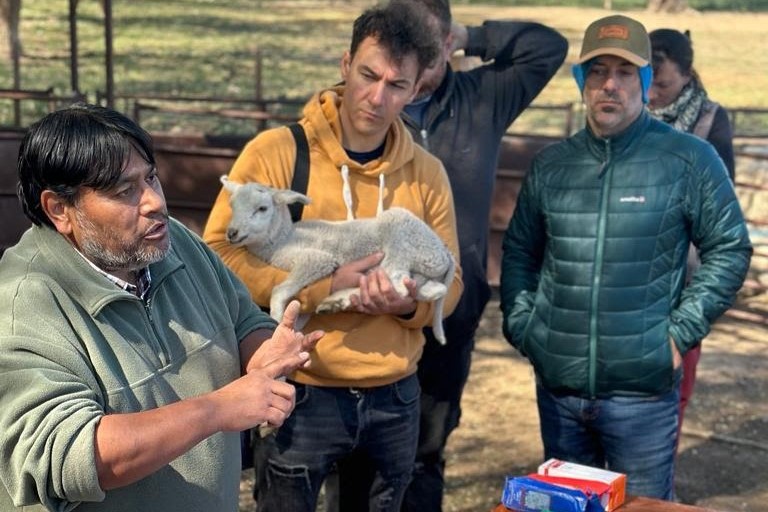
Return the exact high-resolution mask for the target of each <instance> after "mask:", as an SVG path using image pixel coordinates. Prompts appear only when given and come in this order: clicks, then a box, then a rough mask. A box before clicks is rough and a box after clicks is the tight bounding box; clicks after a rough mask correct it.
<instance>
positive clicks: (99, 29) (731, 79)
mask: <svg viewBox="0 0 768 512" xmlns="http://www.w3.org/2000/svg"><path fill="white" fill-rule="evenodd" d="M707 2H709V4H719V5H722V4H724V2H716V1H714V0H707ZM762 2H763V3H766V2H765V0H762ZM372 3H373V1H368V0H335V1H332V0H260V1H259V0H228V1H226V2H223V1H218V0H142V1H141V2H126V1H115V2H114V6H113V11H114V12H113V14H114V49H115V64H114V70H115V86H116V92H117V93H118V94H132V95H149V94H166V95H177V96H180V95H181V96H217V97H222V96H223V97H237V98H242V99H252V98H254V97H255V95H256V83H255V79H254V76H255V69H256V66H255V60H256V53H257V50H258V51H259V52H260V53H261V56H262V62H263V67H262V82H261V90H262V91H263V95H264V97H266V98H276V97H292V98H306V97H308V96H309V95H310V94H312V93H313V92H314V91H316V90H317V89H319V88H322V87H326V86H329V85H332V84H333V83H335V82H336V81H337V80H338V79H339V71H338V63H339V58H340V57H341V54H342V53H343V51H344V50H345V49H346V48H347V46H348V42H349V41H348V40H349V34H350V31H351V23H352V20H353V19H354V18H355V17H356V16H357V15H358V14H359V13H360V11H361V10H362V9H364V8H365V7H366V6H368V5H371V4H372ZM512 3H513V4H514V5H513V6H511V5H510V4H512ZM521 3H523V2H518V1H515V2H506V1H498V2H495V4H493V3H492V4H480V3H477V2H472V3H471V4H469V3H466V2H462V1H459V0H455V1H454V5H453V10H454V16H455V18H456V19H457V20H459V21H462V22H465V23H470V24H471V23H479V22H481V21H482V20H483V19H487V18H492V17H495V18H527V19H532V20H536V21H540V22H542V23H545V24H548V25H550V26H553V27H554V28H556V29H558V30H560V31H561V32H562V33H563V34H564V35H565V36H566V37H568V39H569V40H570V41H571V49H570V53H569V57H568V59H567V62H566V65H564V66H563V68H562V69H561V70H560V71H559V73H558V74H557V76H556V77H555V78H554V79H553V80H552V82H551V83H550V84H549V85H548V86H547V88H546V89H545V90H544V91H543V92H542V94H541V95H540V97H539V98H537V100H536V103H537V104H562V103H567V102H578V96H577V92H576V89H575V86H574V85H573V82H572V80H571V78H570V74H569V72H568V68H569V65H570V62H573V60H574V59H575V57H576V55H577V53H578V48H579V46H580V38H581V35H582V33H583V30H584V28H585V27H586V25H587V24H588V23H589V22H590V21H592V20H594V19H596V18H598V17H600V16H603V15H605V14H606V11H604V10H602V9H601V8H599V6H600V5H602V0H600V1H598V2H595V1H592V2H584V3H585V4H586V3H589V4H590V5H593V6H594V5H595V4H597V6H595V7H532V6H521V5H520V4H521ZM542 3H543V2H536V4H537V5H541V4H542ZM571 3H572V4H575V3H577V0H574V1H573V2H571ZM637 3H639V4H641V5H644V3H645V2H636V1H635V0H625V1H614V8H615V9H620V10H622V11H623V12H625V13H626V14H628V15H631V16H634V17H636V18H638V19H639V20H640V21H642V22H643V23H645V24H646V26H647V27H648V29H649V30H650V29H654V28H658V27H662V26H666V27H673V28H678V29H681V30H682V29H690V30H691V32H692V34H693V40H694V46H695V50H696V67H697V68H698V70H699V72H700V74H701V75H702V77H703V79H704V83H705V85H706V86H707V88H708V89H709V92H710V96H711V97H713V98H714V99H715V100H717V101H719V102H721V103H722V104H724V105H725V106H727V107H758V108H768V73H766V70H767V69H768V38H766V37H765V28H764V27H765V26H768V14H766V13H738V12H704V13H695V14H690V13H686V14H683V15H665V14H655V13H648V12H646V11H644V10H631V9H630V8H629V7H625V6H626V5H635V4H637ZM690 3H691V5H694V6H695V5H696V2H694V1H693V0H691V2H690ZM699 3H701V2H699ZM732 3H733V4H737V2H732ZM747 3H748V2H742V4H745V5H746V4H747ZM755 4H756V2H752V3H749V5H755ZM627 9H630V10H627ZM78 14H79V18H78V33H79V41H80V49H79V60H80V89H81V91H83V92H84V93H86V94H87V96H88V98H89V99H90V100H91V101H94V100H95V99H96V93H97V91H102V92H103V91H104V89H105V71H104V68H105V66H104V34H103V13H102V11H101V7H100V2H95V1H90V2H80V5H79V10H78ZM68 31H69V24H68V13H67V3H66V2H62V1H61V0H35V1H34V2H31V1H30V2H25V3H24V4H23V8H22V26H21V39H22V44H23V46H24V52H23V59H22V87H23V88H25V89H46V88H48V87H53V88H54V89H55V91H56V93H57V94H61V95H66V94H69V92H70V73H69V47H68V46H69V32H68ZM0 50H2V54H3V55H7V48H5V40H4V39H3V41H2V42H0ZM0 77H2V79H0V87H6V88H9V87H11V83H12V81H11V72H10V64H9V62H8V59H7V58H2V59H0ZM23 106H24V117H23V123H24V124H28V123H29V122H31V121H33V120H34V119H36V118H38V117H39V116H40V115H42V114H43V113H44V112H45V111H46V110H47V105H45V104H41V103H34V102H24V103H23ZM130 106H131V105H130V104H129V103H126V102H121V101H119V102H118V103H117V107H118V108H120V109H122V110H125V111H129V109H130ZM220 106H222V107H229V108H231V107H232V105H228V106H227V105H220ZM528 118H530V119H531V120H530V121H528V120H527V119H528ZM12 120H13V117H12V104H11V102H10V101H8V100H2V101H0V124H3V125H8V124H10V123H11V122H12ZM142 123H143V124H144V125H145V126H146V127H147V128H149V129H152V130H173V131H188V130H196V131H215V132H240V133H242V132H244V131H246V132H250V131H252V130H253V129H254V126H255V125H254V122H253V121H241V120H240V121H238V120H226V121H221V120H215V119H211V118H204V117H202V116H168V115H160V114H156V115H149V116H143V117H142ZM548 123H550V124H552V125H553V126H555V128H551V129H553V130H557V128H556V126H558V125H560V123H561V121H560V120H558V118H557V116H556V115H555V113H552V112H541V111H539V112H534V111H532V112H531V113H530V116H528V115H526V116H524V117H523V118H522V119H521V120H520V121H519V122H518V123H517V124H518V125H519V126H520V127H521V128H524V129H528V126H530V127H532V128H537V127H539V128H543V129H544V130H547V129H550V128H548V126H547V125H548Z"/></svg>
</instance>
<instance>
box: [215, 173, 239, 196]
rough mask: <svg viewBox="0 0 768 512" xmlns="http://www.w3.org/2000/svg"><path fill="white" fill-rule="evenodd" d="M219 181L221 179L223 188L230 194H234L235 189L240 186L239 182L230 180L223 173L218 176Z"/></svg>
mask: <svg viewBox="0 0 768 512" xmlns="http://www.w3.org/2000/svg"><path fill="white" fill-rule="evenodd" d="M219 181H221V184H222V185H223V186H224V190H226V191H227V192H229V193H230V194H234V193H235V191H236V190H237V189H238V188H240V187H242V185H240V184H239V183H235V182H234V181H230V179H229V178H228V177H227V175H226V174H223V175H222V176H221V177H220V178H219Z"/></svg>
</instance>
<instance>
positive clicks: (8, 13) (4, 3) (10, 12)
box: [0, 0, 21, 124]
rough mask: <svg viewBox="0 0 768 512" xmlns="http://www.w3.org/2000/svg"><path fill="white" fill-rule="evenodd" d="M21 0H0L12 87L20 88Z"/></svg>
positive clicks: (17, 118) (17, 114) (17, 111)
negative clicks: (6, 31) (5, 28)
mask: <svg viewBox="0 0 768 512" xmlns="http://www.w3.org/2000/svg"><path fill="white" fill-rule="evenodd" d="M20 13H21V0H0V16H2V22H3V23H4V24H5V26H6V27H7V29H8V47H9V53H10V57H11V66H12V68H13V88H14V89H20V88H21V64H20V62H21V38H20V37H19V16H20ZM13 110H14V118H15V121H16V124H20V123H21V107H20V105H19V102H18V100H16V101H14V104H13Z"/></svg>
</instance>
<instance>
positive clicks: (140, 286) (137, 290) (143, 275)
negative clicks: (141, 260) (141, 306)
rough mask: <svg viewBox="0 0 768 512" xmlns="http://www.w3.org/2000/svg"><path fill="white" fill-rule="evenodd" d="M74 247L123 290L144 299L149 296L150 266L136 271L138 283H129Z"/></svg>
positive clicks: (90, 263)
mask: <svg viewBox="0 0 768 512" xmlns="http://www.w3.org/2000/svg"><path fill="white" fill-rule="evenodd" d="M74 249H75V251H76V252H77V254H79V255H80V256H81V257H82V258H83V259H84V260H85V261H87V262H88V264H89V265H90V266H91V267H92V268H93V269H94V270H95V271H96V272H98V273H99V274H101V275H102V276H104V277H106V278H107V279H108V280H109V281H110V282H111V283H113V284H114V285H115V286H117V287H118V288H120V289H121V290H124V291H126V292H128V293H130V294H132V295H135V296H137V297H138V298H140V299H142V300H144V298H145V297H146V296H147V293H148V292H149V287H150V285H151V284H152V276H151V275H150V273H149V267H144V268H142V269H140V270H139V271H138V272H137V273H136V284H132V283H129V282H128V281H125V280H123V279H120V278H119V277H117V276H115V275H112V274H110V273H109V272H105V271H104V270H103V269H101V268H99V267H98V266H96V265H95V264H94V263H93V262H92V261H91V260H89V259H88V258H86V257H85V255H84V254H83V253H81V252H80V251H78V250H77V248H76V247H75V248H74Z"/></svg>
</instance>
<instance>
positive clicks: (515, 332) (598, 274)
mask: <svg viewBox="0 0 768 512" xmlns="http://www.w3.org/2000/svg"><path fill="white" fill-rule="evenodd" d="M649 60H650V42H649V40H648V35H647V33H646V31H645V28H644V27H643V26H642V25H641V24H640V23H638V22H637V21H635V20H632V19H630V18H627V17H625V16H618V15H616V16H609V17H606V18H602V19H600V20H597V21H595V22H594V23H592V24H591V25H590V26H589V27H588V28H587V31H586V33H585V37H584V42H583V46H582V50H581V56H580V59H579V61H578V63H577V64H576V65H575V66H574V68H573V71H574V77H575V78H576V81H577V83H578V85H579V88H580V90H581V91H582V99H583V101H584V104H585V106H586V116H587V126H586V128H585V129H583V130H581V131H580V132H578V133H577V134H575V135H574V136H573V137H571V138H569V139H567V140H565V141H564V142H562V143H560V144H557V145H554V146H551V147H549V148H547V149H545V150H543V151H542V152H541V153H540V154H539V155H538V156H537V157H536V159H535V160H534V162H533V164H532V168H531V171H530V173H529V174H528V176H527V178H526V180H525V182H524V184H523V188H522V190H521V193H520V196H519V198H518V202H517V208H516V210H515V214H514V216H513V218H512V220H511V222H510V224H509V227H508V229H507V232H506V234H505V238H504V243H503V251H504V254H503V259H502V276H501V307H502V310H503V312H504V326H503V328H504V335H505V336H506V338H507V339H508V340H509V342H510V343H511V344H512V345H514V346H515V347H516V348H517V349H518V350H519V351H520V352H521V353H522V354H523V355H525V356H526V357H527V358H528V359H529V360H530V361H531V363H532V365H533V367H534V370H535V373H536V380H537V401H538V408H539V417H540V421H541V435H542V441H543V443H544V452H545V453H544V455H545V458H550V457H555V458H559V459H565V460H570V461H573V462H578V463H583V464H588V465H592V466H598V467H607V468H609V469H611V470H613V471H618V472H622V473H626V474H627V477H628V478H627V492H628V493H629V494H634V495H645V496H653V497H658V498H663V499H672V498H673V485H672V483H673V476H674V449H675V444H676V426H677V420H678V418H677V403H678V392H679V391H678V387H679V380H680V377H681V368H680V361H681V354H684V353H685V352H686V351H687V350H688V349H690V348H691V347H693V346H694V345H696V344H697V343H699V342H700V340H701V339H702V338H703V337H704V336H705V335H706V334H707V333H708V332H709V330H710V326H711V324H712V322H714V321H715V320H716V319H717V318H718V317H719V316H720V315H721V314H722V313H723V312H725V311H726V310H727V309H728V307H730V305H731V304H732V303H733V301H734V298H735V296H736V293H737V291H738V290H739V288H740V287H741V285H742V282H743V280H744V277H745V275H746V272H747V269H748V267H749V260H750V256H751V253H752V247H751V244H750V241H749V236H748V232H747V228H746V225H745V223H744V218H743V215H742V212H741V208H740V207H739V203H738V201H737V198H736V195H735V193H734V189H733V186H732V184H731V182H730V180H729V179H728V173H727V171H726V169H725V166H724V165H723V162H722V160H720V158H719V157H718V156H717V153H716V152H715V150H714V148H713V147H712V146H711V145H710V144H709V143H707V142H705V141H702V140H700V139H697V138H695V137H693V136H691V135H688V134H684V133H682V132H678V131H676V130H674V129H672V128H671V127H669V126H667V125H665V124H663V123H661V122H658V121H656V120H654V119H652V118H651V117H650V116H649V115H648V114H647V113H646V112H645V109H644V103H645V102H647V91H648V87H649V86H650V83H651V78H652V72H651V67H650V65H649ZM690 242H693V244H694V245H696V246H697V247H698V248H699V250H700V252H701V260H702V266H701V269H700V271H699V272H697V274H696V275H695V277H694V278H693V280H692V282H691V283H690V286H688V287H686V288H685V289H684V280H685V269H686V255H687V252H688V244H689V243H690Z"/></svg>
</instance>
